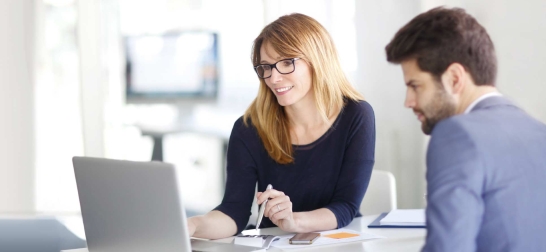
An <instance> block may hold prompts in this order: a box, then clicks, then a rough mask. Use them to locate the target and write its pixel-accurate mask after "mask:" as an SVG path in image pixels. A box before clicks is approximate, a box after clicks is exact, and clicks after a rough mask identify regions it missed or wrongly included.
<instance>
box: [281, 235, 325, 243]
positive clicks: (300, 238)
mask: <svg viewBox="0 0 546 252" xmlns="http://www.w3.org/2000/svg"><path fill="white" fill-rule="evenodd" d="M319 237H320V233H301V234H296V235H294V236H293V237H292V238H290V240H288V241H289V242H290V244H293V245H308V244H313V242H314V241H316V240H317V239H318V238H319Z"/></svg>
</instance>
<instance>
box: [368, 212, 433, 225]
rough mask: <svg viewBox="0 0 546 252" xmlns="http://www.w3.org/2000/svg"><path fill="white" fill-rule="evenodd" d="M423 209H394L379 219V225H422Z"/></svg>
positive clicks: (423, 219)
mask: <svg viewBox="0 0 546 252" xmlns="http://www.w3.org/2000/svg"><path fill="white" fill-rule="evenodd" d="M425 222H426V221H425V209H395V210H392V211H390V212H389V213H388V214H387V215H386V216H385V217H384V218H383V219H381V220H380V221H379V224H380V225H395V226H424V225H425Z"/></svg>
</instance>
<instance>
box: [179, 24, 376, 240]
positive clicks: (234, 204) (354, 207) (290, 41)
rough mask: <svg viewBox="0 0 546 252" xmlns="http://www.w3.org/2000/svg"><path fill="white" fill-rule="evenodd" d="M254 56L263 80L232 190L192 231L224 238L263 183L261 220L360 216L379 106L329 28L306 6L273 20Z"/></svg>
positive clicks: (314, 227) (242, 132)
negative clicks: (353, 75)
mask: <svg viewBox="0 0 546 252" xmlns="http://www.w3.org/2000/svg"><path fill="white" fill-rule="evenodd" d="M252 63H253V64H254V69H255V71H256V73H257V77H258V78H259V80H260V88H259V91H258V95H257V97H256V99H255V100H254V101H253V102H252V104H251V105H250V107H249V108H248V110H247V111H246V113H245V114H244V116H242V117H241V118H240V119H239V120H237V121H236V122H235V125H234V126H233V130H232V132H231V136H230V140H229V146H228V153H227V182H226V190H225V195H224V199H223V201H222V203H221V204H220V205H219V206H218V207H216V208H215V209H214V210H213V211H211V212H209V213H207V214H206V215H203V216H195V217H192V218H190V219H189V224H188V226H189V230H190V234H191V235H192V236H194V237H201V238H209V239H218V238H224V237H228V236H232V235H235V234H237V233H240V232H241V231H242V230H244V229H245V228H246V226H247V223H248V221H249V217H250V209H251V205H252V202H253V199H254V198H253V197H254V192H255V187H256V183H257V184H258V191H259V193H258V194H257V195H256V197H257V203H258V204H261V203H262V202H264V201H265V200H266V199H268V198H269V202H268V203H267V204H266V208H265V215H264V219H263V221H262V223H261V225H260V228H265V227H274V226H278V227H279V228H281V229H282V230H285V231H288V232H294V233H303V232H312V231H319V230H329V229H335V228H341V227H344V226H346V225H347V224H349V223H350V222H351V221H352V220H353V218H354V217H358V216H360V213H359V206H360V203H361V201H362V198H363V197H364V193H365V192H366V188H367V186H368V182H369V180H370V176H371V172H372V168H373V164H374V150H375V119H374V113H373V109H372V107H371V106H370V105H369V104H368V103H367V102H365V101H364V100H363V98H362V96H361V95H360V94H359V93H358V91H356V90H355V89H354V88H353V87H352V86H351V84H350V83H349V82H348V80H347V78H346V77H345V74H344V73H343V71H342V70H341V67H340V63H339V60H338V56H337V52H336V49H335V46H334V44H333V41H332V39H331V37H330V35H329V34H328V32H327V31H326V29H325V28H324V27H323V26H322V25H321V24H320V23H318V22H317V21H316V20H314V19H313V18H311V17H308V16H306V15H303V14H298V13H295V14H291V15H286V16H282V17H280V18H279V19H277V20H275V21H274V22H272V23H271V24H269V25H267V26H266V27H265V28H264V29H263V30H262V32H261V33H260V35H259V36H258V37H257V38H256V39H255V41H254V45H253V52H252ZM268 184H271V185H273V189H270V190H265V189H266V187H267V185H268Z"/></svg>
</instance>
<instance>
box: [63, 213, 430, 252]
mask: <svg viewBox="0 0 546 252" xmlns="http://www.w3.org/2000/svg"><path fill="white" fill-rule="evenodd" d="M377 216H378V215H370V216H364V217H362V218H355V219H354V220H353V222H351V224H349V225H348V226H347V227H345V228H347V229H352V230H356V231H359V232H363V233H372V234H377V235H381V236H385V237H386V238H382V239H374V240H366V241H363V242H354V243H340V244H336V245H328V246H323V247H314V248H312V249H311V248H305V247H304V246H302V247H301V248H295V249H285V250H281V249H278V248H275V247H271V248H270V249H268V250H267V251H268V252H278V251H294V252H296V251H317V252H336V251H339V252H360V251H366V252H371V251H381V252H391V251H392V252H398V251H404V252H406V251H407V252H412V251H421V248H422V247H423V245H424V244H425V236H426V229H424V228H368V224H370V223H371V222H372V221H373V220H375V218H377ZM260 233H261V234H270V235H285V234H288V233H286V232H284V231H282V230H281V229H280V228H264V229H262V230H261V232H260ZM232 241H233V238H226V239H221V240H217V242H226V243H230V242H232ZM66 252H87V249H78V250H66Z"/></svg>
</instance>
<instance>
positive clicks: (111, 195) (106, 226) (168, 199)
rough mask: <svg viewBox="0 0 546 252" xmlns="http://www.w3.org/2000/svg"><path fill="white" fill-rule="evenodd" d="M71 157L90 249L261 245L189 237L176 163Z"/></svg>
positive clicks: (166, 250)
mask: <svg viewBox="0 0 546 252" xmlns="http://www.w3.org/2000/svg"><path fill="white" fill-rule="evenodd" d="M72 161H73V165H74V173H75V175H76V184H77V187H78V194H79V198H80V206H81V212H82V219H83V224H84V229H85V236H86V239H87V246H88V249H89V251H90V252H124V251H127V252H140V251H146V252H149V251H163V252H175V251H176V252H187V251H256V250H259V248H254V247H247V246H241V245H235V244H229V243H218V242H210V241H203V240H194V239H190V237H189V235H188V230H187V224H186V221H187V220H186V213H185V210H184V206H183V204H182V200H181V198H180V194H179V191H178V182H177V180H176V174H175V168H174V166H173V165H171V164H168V163H161V162H133V161H123V160H112V159H104V158H90V157H74V158H73V159H72ZM192 249H193V250H192Z"/></svg>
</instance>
